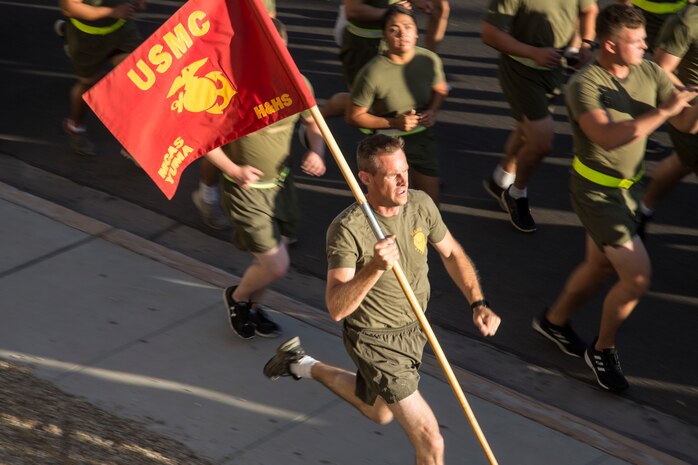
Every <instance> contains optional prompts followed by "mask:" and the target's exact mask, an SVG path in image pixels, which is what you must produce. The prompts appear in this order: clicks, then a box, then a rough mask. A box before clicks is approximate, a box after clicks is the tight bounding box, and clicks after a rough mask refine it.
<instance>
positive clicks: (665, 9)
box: [633, 0, 687, 15]
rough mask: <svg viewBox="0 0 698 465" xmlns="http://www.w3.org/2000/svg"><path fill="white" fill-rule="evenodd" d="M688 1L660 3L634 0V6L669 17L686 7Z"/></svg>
mask: <svg viewBox="0 0 698 465" xmlns="http://www.w3.org/2000/svg"><path fill="white" fill-rule="evenodd" d="M686 3H687V1H686V0H679V1H677V2H674V3H659V2H650V1H649V0H633V5H635V6H636V7H638V8H640V9H641V10H645V11H648V12H650V13H654V14H657V15H667V14H669V13H674V12H676V11H679V10H680V9H681V8H683V7H685V6H686Z"/></svg>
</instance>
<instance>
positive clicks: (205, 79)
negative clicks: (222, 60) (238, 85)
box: [167, 58, 237, 115]
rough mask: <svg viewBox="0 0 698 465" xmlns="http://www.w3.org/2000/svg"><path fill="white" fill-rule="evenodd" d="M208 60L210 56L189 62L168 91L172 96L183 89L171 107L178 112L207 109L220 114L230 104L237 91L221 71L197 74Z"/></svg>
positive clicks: (208, 111)
mask: <svg viewBox="0 0 698 465" xmlns="http://www.w3.org/2000/svg"><path fill="white" fill-rule="evenodd" d="M207 61H208V58H203V59H201V60H199V61H195V62H194V63H191V64H189V65H188V66H186V67H184V68H183V69H182V73H181V74H180V75H179V76H177V77H176V78H175V80H174V82H173V83H172V87H170V91H169V92H168V93H167V98H170V97H172V96H173V95H174V94H175V93H176V92H177V91H180V89H181V91H180V92H179V94H178V95H177V98H176V100H175V101H173V102H172V106H171V107H170V108H171V109H172V110H173V111H176V112H177V113H182V110H187V111H190V112H192V113H199V112H202V111H205V112H207V113H212V114H215V115H220V114H222V113H223V110H225V109H226V107H227V106H228V105H229V104H230V100H231V99H232V98H233V96H234V95H235V94H236V93H237V92H236V91H235V89H233V86H232V85H231V84H230V81H228V79H227V78H226V77H225V76H224V75H223V73H222V72H221V71H211V72H210V73H207V74H206V75H205V76H197V75H196V72H197V71H199V69H200V68H201V67H202V66H203V65H204V64H205V63H206V62H207Z"/></svg>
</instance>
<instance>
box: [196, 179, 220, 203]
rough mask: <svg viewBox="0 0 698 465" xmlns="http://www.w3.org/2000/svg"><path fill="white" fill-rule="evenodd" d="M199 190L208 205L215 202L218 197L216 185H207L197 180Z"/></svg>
mask: <svg viewBox="0 0 698 465" xmlns="http://www.w3.org/2000/svg"><path fill="white" fill-rule="evenodd" d="M199 192H201V197H202V198H203V200H204V202H206V203H207V204H209V205H215V204H217V203H218V200H219V199H220V196H219V194H218V186H207V185H206V184H204V182H203V181H199Z"/></svg>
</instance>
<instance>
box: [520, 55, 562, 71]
mask: <svg viewBox="0 0 698 465" xmlns="http://www.w3.org/2000/svg"><path fill="white" fill-rule="evenodd" d="M509 58H511V59H512V60H515V61H518V62H519V63H521V64H522V65H524V66H528V67H529V68H533V69H539V70H541V71H550V70H551V69H552V68H546V67H545V66H541V65H539V64H538V63H536V62H535V61H533V60H531V59H530V58H526V57H517V56H515V55H509Z"/></svg>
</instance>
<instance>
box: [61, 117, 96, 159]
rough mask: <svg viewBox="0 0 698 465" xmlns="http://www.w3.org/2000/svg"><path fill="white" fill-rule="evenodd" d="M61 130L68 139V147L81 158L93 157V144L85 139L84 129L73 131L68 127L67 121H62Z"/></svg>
mask: <svg viewBox="0 0 698 465" xmlns="http://www.w3.org/2000/svg"><path fill="white" fill-rule="evenodd" d="M63 129H64V130H65V133H66V134H68V138H69V139H70V147H71V148H72V149H73V151H74V152H75V153H76V154H78V155H81V156H83V157H94V156H95V144H93V143H92V142H91V141H90V139H88V137H87V131H86V130H85V128H83V127H80V128H77V129H73V128H71V127H70V126H69V125H68V119H65V120H63Z"/></svg>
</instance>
